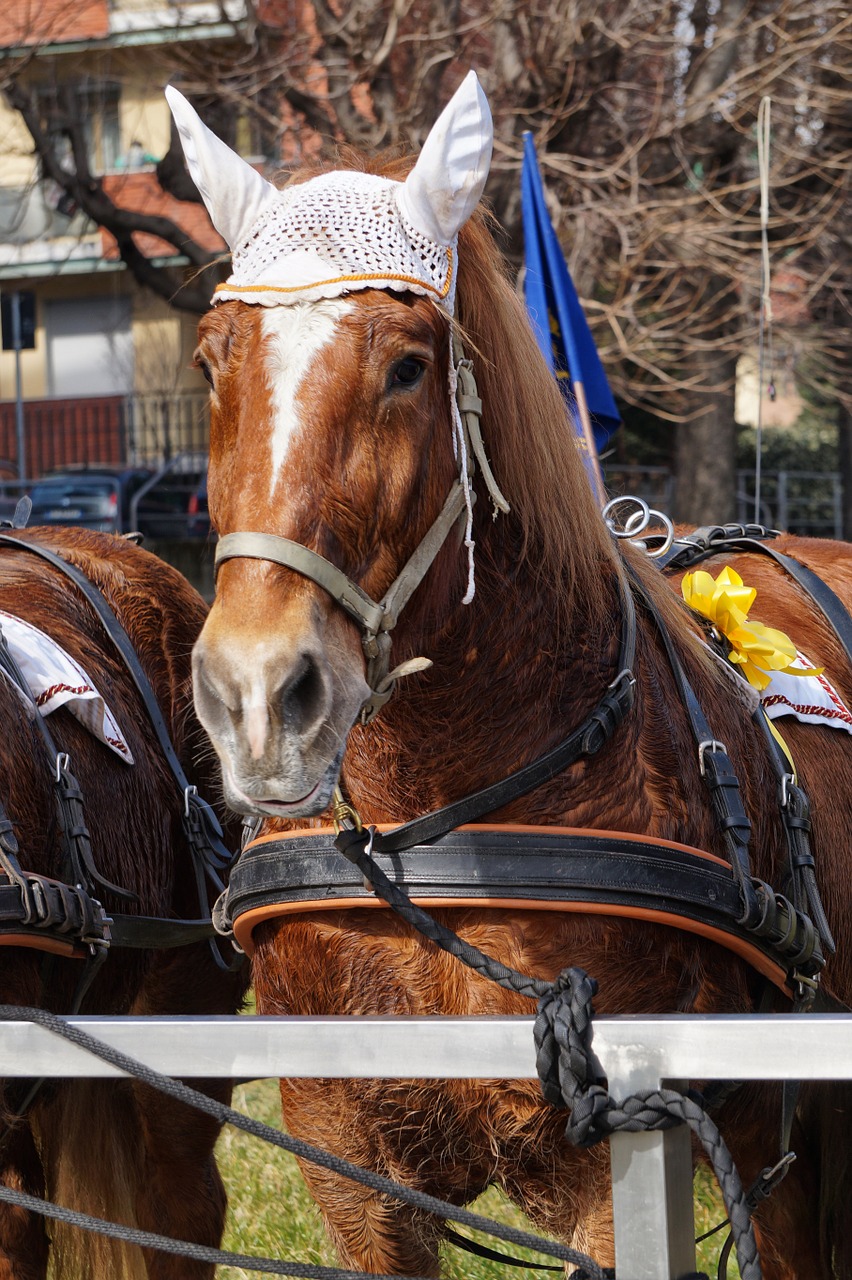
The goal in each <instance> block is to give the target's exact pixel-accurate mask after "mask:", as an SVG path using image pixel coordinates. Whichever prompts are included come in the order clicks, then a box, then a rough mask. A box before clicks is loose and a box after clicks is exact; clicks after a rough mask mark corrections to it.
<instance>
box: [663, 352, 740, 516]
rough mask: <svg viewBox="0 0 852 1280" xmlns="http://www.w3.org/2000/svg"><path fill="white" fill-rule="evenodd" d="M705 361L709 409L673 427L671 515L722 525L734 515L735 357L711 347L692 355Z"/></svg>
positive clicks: (697, 364) (699, 362)
mask: <svg viewBox="0 0 852 1280" xmlns="http://www.w3.org/2000/svg"><path fill="white" fill-rule="evenodd" d="M694 364H695V367H696V369H697V368H700V367H702V366H704V369H705V371H706V377H705V378H704V379H703V381H704V384H705V385H707V386H709V387H713V388H717V387H718V390H712V391H708V392H706V393H704V394H702V397H701V399H702V403H703V404H704V405H706V407H707V411H706V412H705V413H702V414H701V416H700V417H697V418H695V419H693V421H691V422H682V423H681V424H680V425H679V426H678V428H677V440H676V444H675V497H674V518H675V520H677V521H678V522H682V523H684V524H691V525H702V524H726V523H728V522H729V521H732V520H733V519H734V518H735V516H736V483H737V472H736V456H737V454H736V444H737V424H736V422H735V421H734V382H735V378H736V360H735V359H734V357H733V356H725V357H722V358H721V359H720V357H719V355H718V354H717V353H714V352H706V353H700V354H696V356H695V362H694Z"/></svg>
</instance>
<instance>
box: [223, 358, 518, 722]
mask: <svg viewBox="0 0 852 1280" xmlns="http://www.w3.org/2000/svg"><path fill="white" fill-rule="evenodd" d="M454 343H455V346H456V347H458V345H459V344H458V339H457V338H456V339H455V340H454ZM456 376H457V380H458V381H457V388H456V402H457V404H458V408H459V413H460V415H461V420H462V423H463V425H464V430H465V434H466V437H467V441H468V442H469V444H470V448H469V449H467V450H466V455H467V475H468V479H469V478H470V477H471V476H472V475H473V472H474V469H475V462H478V463H479V467H480V470H481V472H482V477H483V479H484V481H485V484H486V486H487V488H488V493H489V495H490V497H491V501H492V503H493V504H494V509H495V514H496V513H497V512H498V511H502V512H507V511H508V510H509V504H508V502H507V501H506V499H505V498H504V497H503V494H502V493H501V492H500V489H499V487H498V485H497V482H496V480H495V479H494V475H493V473H492V471H491V467H490V465H489V463H488V459H487V458H486V456H485V449H484V446H483V443H482V434H481V432H480V429H479V415H480V414H481V412H482V401H481V400H480V399H479V396H478V395H477V389H476V380H475V378H474V376H473V367H472V365H471V363H470V361H469V360H465V359H464V357H463V356H462V358H461V359H460V360H459V361H458V364H457V365H456ZM466 508H467V497H466V486H465V484H464V483H463V481H462V480H456V481H455V482H454V484H453V487H452V488H451V489H450V492H449V494H448V495H447V500H446V502H445V503H444V505H443V507H442V509H441V511H440V512H439V514H438V516H437V518H436V520H435V521H434V523H433V524H432V526H431V528H430V529H429V530H428V532H427V533H426V535H425V537H424V538H423V540H422V542H421V543H420V544H419V546H418V547H417V549H416V550H415V551H414V553H413V554H412V556H411V558H410V559H409V560H408V562H407V563H406V564H405V565H404V566H403V568H402V570H401V571H400V574H399V576H398V577H397V578H396V580H395V581H394V582H393V583H392V584H391V586H390V587H389V588H388V590H387V592H386V593H385V596H384V598H383V599H382V600H381V601H375V600H373V599H372V598H371V597H370V596H368V595H367V593H366V592H365V591H363V590H362V589H361V587H359V586H358V584H357V583H355V582H353V581H352V580H351V578H347V576H346V574H345V573H343V572H342V571H341V570H340V569H338V568H336V567H335V565H333V564H332V563H331V562H330V561H329V560H326V559H325V557H324V556H321V555H318V554H317V553H316V552H315V551H311V550H310V549H309V548H308V547H303V546H302V545H301V543H299V542H291V540H290V539H289V538H282V537H280V536H279V535H278V534H276V533H227V534H225V535H224V537H222V538H220V539H219V542H218V545H217V547H216V560H215V568H216V571H217V572H218V569H219V566H220V565H221V564H222V563H223V562H224V561H225V560H232V559H235V558H247V559H252V560H271V561H273V562H274V563H275V564H281V565H284V566H285V567H286V568H288V569H293V570H295V572H296V573H300V574H302V576H303V577H305V578H310V579H311V581H312V582H315V583H316V584H317V586H320V587H322V588H323V590H324V591H327V592H328V594H329V595H330V596H331V597H332V599H333V600H336V601H337V603H338V604H339V605H340V606H341V608H342V609H345V610H346V612H347V613H348V614H349V615H350V617H352V618H354V619H355V621H356V622H357V623H359V624H360V626H361V628H362V629H363V632H364V634H363V636H362V638H361V644H362V646H363V649H364V655H365V657H366V658H367V683H368V684H369V686H370V696H369V697H368V698H367V700H366V701H365V702H364V705H363V706H362V708H361V722H362V723H363V724H368V723H369V722H370V720H372V719H373V717H374V716H375V715H376V713H377V712H378V711H380V710H381V708H382V707H383V706H384V705H385V703H386V702H387V700H388V699H389V698H390V696H391V694H392V693H393V691H394V686H395V684H396V681H397V680H398V679H399V678H400V677H401V676H406V675H411V674H413V673H414V672H415V671H424V670H425V669H426V668H427V667H430V666H431V665H432V663H431V661H430V660H429V659H428V658H411V659H409V661H408V662H403V663H401V664H400V665H399V666H398V667H394V669H393V670H392V671H391V670H389V667H390V646H391V637H390V634H389V633H390V632H391V630H392V629H393V628H394V627H395V626H396V624H397V620H398V619H399V615H400V613H401V612H402V610H403V609H404V608H405V606H406V604H407V603H408V601H409V600H410V599H411V597H412V595H413V594H414V592H415V590H416V589H417V587H418V586H419V585H420V583H421V582H422V581H423V579H424V577H425V576H426V574H427V572H428V570H429V568H430V566H431V565H432V562H433V561H434V559H435V557H436V556H437V554H438V552H439V551H440V550H441V547H442V546H443V545H444V543H445V542H446V540H447V537H448V536H449V533H450V531H451V529H452V528H453V526H454V525H455V524H456V522H457V521H458V519H459V518H460V517H461V516H462V515H463V514H464V512H465V510H466Z"/></svg>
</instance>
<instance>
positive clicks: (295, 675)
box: [167, 73, 505, 817]
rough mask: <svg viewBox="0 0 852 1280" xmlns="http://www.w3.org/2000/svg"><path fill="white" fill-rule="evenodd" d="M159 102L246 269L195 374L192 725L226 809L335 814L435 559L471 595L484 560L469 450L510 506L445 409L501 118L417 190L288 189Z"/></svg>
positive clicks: (405, 185)
mask: <svg viewBox="0 0 852 1280" xmlns="http://www.w3.org/2000/svg"><path fill="white" fill-rule="evenodd" d="M167 92H168V96H169V101H170V105H171V107H172V111H173V113H174V115H175V118H176V121H177V124H178V128H179V131H180V134H181V138H182V141H183V145H184V150H185V153H186V157H187V162H188V165H189V168H190V172H191V174H192V176H193V179H194V180H195V182H196V185H197V186H198V189H199V191H200V193H201V195H202V197H203V199H204V201H205V203H206V205H207V208H208V211H209V213H210V216H211V218H212V220H213V222H214V224H215V225H216V227H217V228H218V229H219V231H220V232H221V233H222V235H223V236H224V238H225V239H226V241H227V242H228V244H229V245H230V247H231V250H232V253H233V266H232V274H231V276H230V277H229V279H228V280H227V281H226V282H225V284H224V285H222V286H220V288H219V289H218V290H217V294H216V297H215V299H214V302H215V304H216V305H215V306H214V308H213V310H212V311H211V312H210V313H208V315H207V316H206V317H205V318H204V319H203V320H202V322H201V326H200V331H199V333H200V341H199V347H198V351H197V363H198V365H199V367H200V368H201V369H202V371H203V373H204V375H205V377H206V378H207V380H208V381H209V383H210V387H211V433H210V471H209V504H210V512H211V519H212V522H213V525H214V527H215V529H216V530H217V532H218V534H219V536H220V542H219V547H218V563H217V570H218V580H217V593H216V600H215V602H214V604H213V607H212V609H211V612H210V615H209V618H208V620H207V623H206V625H205V627H204V630H203V632H202V634H201V636H200V638H199V640H198V643H197V645H196V647H195V652H194V679H195V698H196V705H197V709H198V714H199V717H200V719H201V721H202V723H203V725H204V727H205V729H206V730H207V732H208V734H209V736H210V738H211V741H212V742H213V744H214V746H215V748H216V750H217V752H218V754H219V756H220V758H221V761H222V764H223V774H224V784H225V792H226V797H227V799H228V802H229V803H230V804H231V805H232V806H233V807H234V808H236V809H238V810H240V811H243V812H248V813H255V814H265V815H269V814H272V815H275V816H287V817H289V816H298V815H306V814H313V813H319V812H321V811H322V810H323V809H324V808H326V807H327V805H328V803H329V801H330V798H331V795H332V792H333V789H334V786H335V785H336V782H337V778H338V774H339V769H340V764H341V759H342V754H343V750H344V746H345V743H346V738H347V734H348V732H349V730H350V728H351V727H352V725H353V723H355V721H356V720H357V719H358V718H359V716H361V714H362V709H363V708H364V707H365V705H366V706H367V707H368V708H369V711H370V714H372V713H374V712H375V710H376V709H377V707H378V706H379V705H380V704H381V702H382V701H383V700H384V698H385V697H386V696H387V695H388V692H389V690H390V689H392V687H393V683H394V679H395V677H396V676H397V675H398V674H399V668H395V669H393V670H390V669H389V658H388V650H389V635H390V629H391V626H393V625H394V624H395V623H396V618H397V616H398V613H399V609H400V608H401V605H402V603H405V602H406V601H407V599H408V596H409V595H411V594H412V592H413V590H414V587H415V586H416V585H417V584H418V583H419V581H420V579H421V578H422V577H423V576H424V575H425V574H426V573H427V570H428V568H429V566H430V565H431V563H432V561H433V560H434V559H435V557H436V556H437V555H439V556H440V557H441V566H440V582H441V587H442V590H443V591H445V592H451V593H453V594H454V595H455V602H456V603H458V602H459V601H460V600H461V598H462V596H464V595H465V591H466V589H467V596H468V597H469V596H470V594H471V583H470V574H469V564H468V561H469V558H470V551H469V553H468V555H465V554H464V553H463V552H462V553H460V552H459V546H458V543H459V539H458V538H457V537H450V536H449V535H450V534H452V533H453V531H454V530H457V529H460V530H461V533H462V540H464V541H466V542H467V544H468V548H469V549H470V545H471V523H472V493H471V475H472V470H473V466H474V454H475V453H477V451H478V455H479V457H480V460H481V462H480V465H481V467H482V468H483V469H484V471H485V473H486V477H487V480H488V483H489V487H490V489H491V492H492V496H493V497H494V498H495V501H496V502H498V503H500V502H501V501H502V497H501V495H499V491H498V490H497V488H496V484H495V483H494V481H493V477H492V476H491V474H490V471H489V469H488V464H487V461H486V460H485V457H484V454H483V452H482V447H481V442H480V441H479V440H478V432H476V431H474V439H473V440H471V438H470V436H469V435H468V432H467V430H466V428H465V426H464V424H463V421H462V417H463V415H462V412H460V411H459V409H458V407H457V402H456V401H455V399H454V397H453V394H452V393H453V392H454V391H455V389H456V379H457V377H458V371H457V368H456V360H455V359H454V358H453V346H454V342H453V334H452V326H453V307H454V297H455V289H456V279H457V245H458V234H459V231H460V229H461V228H462V227H463V226H464V225H465V223H467V221H468V219H469V218H470V217H471V214H472V213H473V211H474V209H475V208H476V205H477V204H478V202H479V199H480V196H481V194H482V189H483V187H484V184H485V179H486V176H487V173H488V167H489V163H490V155H491V118H490V114H489V111H488V106H487V103H486V101H485V98H484V95H483V93H482V90H481V88H480V86H479V83H478V81H477V79H476V76H475V75H474V74H473V73H471V74H470V75H469V76H468V78H467V79H466V80H465V82H464V83H463V84H462V86H461V88H460V89H459V90H458V92H457V93H456V95H455V97H454V98H453V99H452V101H451V102H450V103H449V105H448V106H447V108H446V109H445V110H444V112H443V113H442V115H441V116H440V118H439V120H438V121H437V123H436V125H435V126H434V128H433V129H432V131H431V133H430V134H429V137H428V138H427V141H426V143H425V145H424V147H423V149H422V151H421V153H420V155H419V157H418V159H417V161H416V163H415V164H414V166H413V168H411V169H410V171H409V172H407V176H404V175H405V174H406V166H404V165H401V164H400V163H399V162H396V163H395V164H393V163H392V164H391V165H390V166H389V167H388V166H386V167H385V171H384V172H383V173H368V172H361V171H351V170H334V171H330V172H317V173H314V174H313V175H311V176H309V177H307V178H306V179H303V180H301V181H297V182H292V183H290V184H289V185H288V186H286V187H285V188H284V189H283V190H279V189H277V188H276V187H274V186H273V185H272V184H271V183H269V182H267V181H266V180H265V179H263V178H262V177H261V176H260V175H259V174H258V173H256V172H255V170H253V169H252V168H251V167H250V166H249V165H247V164H246V163H245V162H244V161H242V160H241V159H240V158H239V157H238V156H236V155H235V154H234V153H233V152H232V151H231V150H230V149H229V148H228V147H227V146H225V144H224V143H222V142H221V141H220V140H219V139H218V138H216V137H215V136H214V135H213V134H212V133H210V131H209V130H208V129H207V128H206V127H205V126H204V125H203V123H202V122H201V121H200V120H199V118H198V117H197V115H196V114H195V112H194V111H193V109H192V108H191V107H190V106H189V104H188V103H187V102H186V101H185V100H184V99H183V98H182V97H181V96H180V94H178V93H176V92H175V91H174V90H173V89H170V90H168V91H167ZM474 391H475V388H474ZM470 398H471V397H470V396H469V397H468V402H466V401H465V400H464V396H462V399H461V404H462V409H463V410H464V409H465V407H466V405H467V406H468V407H469V401H470ZM503 505H504V506H505V503H504V504H503ZM465 531H466V536H465ZM424 539H426V544H425V545H426V550H425V551H420V550H419V549H420V548H421V547H422V546H423V545H424ZM445 541H446V547H445V548H444V549H443V550H442V549H441V548H442V547H443V546H444V543H445ZM470 569H471V570H472V562H471V565H470ZM426 595H427V593H425V592H424V593H422V594H421V595H420V596H419V597H418V601H417V607H419V608H420V609H421V610H422V609H423V608H424V607H426V605H425V600H426ZM433 595H434V591H433ZM415 611H416V610H415V608H414V607H412V610H411V612H412V614H413V613H414V612H415ZM403 633H404V628H402V627H401V628H400V629H399V634H400V636H401V637H403V638H402V640H401V643H400V646H399V648H398V649H397V650H395V653H404V651H405V642H404V635H403ZM395 634H396V633H395ZM410 665H411V664H409V668H408V669H410ZM414 665H415V666H416V665H417V664H416V663H415V664H414ZM421 665H423V664H421Z"/></svg>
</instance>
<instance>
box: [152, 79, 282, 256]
mask: <svg viewBox="0 0 852 1280" xmlns="http://www.w3.org/2000/svg"><path fill="white" fill-rule="evenodd" d="M166 98H167V100H168V103H169V106H170V107H171V110H172V115H173V116H174V119H175V124H176V125H177V127H178V133H179V134H180V140H181V143H182V144H183V152H184V155H185V156H186V163H187V167H188V169H189V173H190V177H191V178H192V180H193V182H194V183H195V185H196V186H197V187H198V190H199V192H200V194H201V198H202V200H203V201H204V203H205V205H206V206H207V212H208V213H209V214H210V220H211V222H212V223H213V226H214V227H215V228H216V230H217V231H218V232H219V234H220V235H221V236H222V238H223V239H224V240H225V242H226V244H227V245H228V247H229V248H230V249H236V248H237V247H238V245H240V244H241V243H242V242H243V240H245V238H246V236H247V235H248V233H249V231H250V230H251V228H252V225H253V224H254V222H255V221H256V219H257V217H258V215H259V214H260V213H261V211H262V210H263V209H264V208H265V206H266V205H267V204H268V203H269V201H270V200H273V199H274V198H275V197H276V196H277V195H278V194H279V191H278V188H277V187H274V186H273V185H272V183H271V182H267V181H266V179H265V178H262V177H261V175H260V174H259V173H257V171H256V170H254V169H252V167H251V165H250V164H246V162H245V160H242V159H241V158H240V157H239V156H238V155H237V154H236V152H235V151H232V150H231V148H230V147H229V146H227V144H226V143H224V142H222V140H221V139H220V138H217V137H216V135H215V133H212V132H211V131H210V130H209V129H208V128H207V125H206V124H204V122H203V120H201V119H200V117H199V115H198V113H197V112H196V111H195V109H194V108H193V107H191V106H190V104H189V103H188V102H187V100H186V98H185V97H184V96H183V94H182V93H178V91H177V89H174V88H172V86H171V85H168V86H167V88H166Z"/></svg>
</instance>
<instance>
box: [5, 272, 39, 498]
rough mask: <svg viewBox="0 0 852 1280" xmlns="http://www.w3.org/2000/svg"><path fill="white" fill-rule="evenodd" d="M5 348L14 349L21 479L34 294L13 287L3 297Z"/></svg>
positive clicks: (21, 474) (24, 473)
mask: <svg viewBox="0 0 852 1280" xmlns="http://www.w3.org/2000/svg"><path fill="white" fill-rule="evenodd" d="M0 314H2V328H3V350H4V351H14V353H15V448H16V452H17V455H18V457H17V462H18V479H19V480H25V479H26V477H27V457H26V441H25V438H24V391H23V378H22V376H21V352H22V351H25V350H31V349H32V348H33V347H34V346H35V294H34V293H30V292H29V291H27V292H24V293H22V292H21V291H20V289H13V290H12V291H11V292H10V293H8V294H6V295H5V296H4V297H3V299H2V311H1V312H0Z"/></svg>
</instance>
